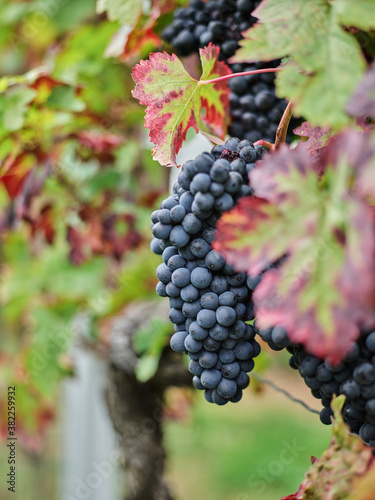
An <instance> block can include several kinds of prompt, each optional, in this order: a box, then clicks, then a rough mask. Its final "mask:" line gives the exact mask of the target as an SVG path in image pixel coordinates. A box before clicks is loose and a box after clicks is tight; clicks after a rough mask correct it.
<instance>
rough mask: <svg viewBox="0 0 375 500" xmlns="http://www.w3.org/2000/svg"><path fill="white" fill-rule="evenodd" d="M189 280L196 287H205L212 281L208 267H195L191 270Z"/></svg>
mask: <svg viewBox="0 0 375 500" xmlns="http://www.w3.org/2000/svg"><path fill="white" fill-rule="evenodd" d="M190 281H191V283H192V284H193V285H194V286H195V287H196V288H199V289H203V288H207V287H208V286H210V284H211V282H212V273H211V271H209V270H208V269H204V268H202V267H197V268H195V269H193V270H192V272H191V275H190Z"/></svg>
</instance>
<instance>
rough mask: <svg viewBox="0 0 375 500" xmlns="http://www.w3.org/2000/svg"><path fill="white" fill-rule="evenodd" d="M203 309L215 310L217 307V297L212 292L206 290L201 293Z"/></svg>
mask: <svg viewBox="0 0 375 500" xmlns="http://www.w3.org/2000/svg"><path fill="white" fill-rule="evenodd" d="M200 303H201V306H202V308H203V309H212V310H213V311H216V309H217V308H218V307H219V298H218V296H217V295H216V293H214V292H208V293H205V294H204V295H202V297H201V300H200Z"/></svg>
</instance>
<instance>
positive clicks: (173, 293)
mask: <svg viewBox="0 0 375 500" xmlns="http://www.w3.org/2000/svg"><path fill="white" fill-rule="evenodd" d="M165 291H166V292H167V295H168V297H179V295H180V289H179V288H178V287H177V286H176V285H174V284H173V283H172V282H171V281H170V282H169V283H168V285H166V287H165Z"/></svg>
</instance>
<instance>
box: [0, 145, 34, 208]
mask: <svg viewBox="0 0 375 500" xmlns="http://www.w3.org/2000/svg"><path fill="white" fill-rule="evenodd" d="M34 166H35V157H34V155H33V154H30V153H21V154H19V155H18V156H8V158H7V159H6V160H5V161H4V163H3V165H1V166H0V182H1V183H2V184H4V186H5V189H6V190H7V191H8V194H9V196H10V197H11V198H12V199H14V198H15V197H16V196H17V195H18V194H19V193H20V192H21V190H22V188H23V186H24V184H25V181H26V178H27V176H28V174H29V173H30V171H31V169H32V168H33V167H34Z"/></svg>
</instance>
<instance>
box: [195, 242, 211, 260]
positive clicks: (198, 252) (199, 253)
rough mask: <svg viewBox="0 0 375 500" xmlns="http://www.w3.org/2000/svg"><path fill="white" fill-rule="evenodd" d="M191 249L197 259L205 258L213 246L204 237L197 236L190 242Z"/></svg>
mask: <svg viewBox="0 0 375 500" xmlns="http://www.w3.org/2000/svg"><path fill="white" fill-rule="evenodd" d="M190 250H191V253H192V254H193V255H194V256H195V257H196V258H197V259H204V258H205V257H206V255H207V254H208V253H209V252H210V251H211V246H210V245H209V244H208V243H207V241H205V240H204V239H203V238H195V239H194V240H193V241H192V242H191V243H190Z"/></svg>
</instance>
